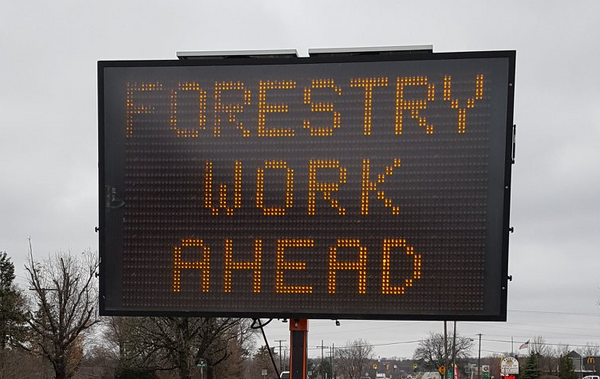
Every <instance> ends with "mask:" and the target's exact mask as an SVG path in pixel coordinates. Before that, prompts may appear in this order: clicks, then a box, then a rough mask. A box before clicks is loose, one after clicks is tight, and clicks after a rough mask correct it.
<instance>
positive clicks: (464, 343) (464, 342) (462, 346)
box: [413, 332, 473, 370]
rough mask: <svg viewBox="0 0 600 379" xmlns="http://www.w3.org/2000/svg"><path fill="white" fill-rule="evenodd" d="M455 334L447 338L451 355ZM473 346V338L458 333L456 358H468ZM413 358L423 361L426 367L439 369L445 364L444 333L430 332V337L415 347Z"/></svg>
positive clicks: (448, 350) (447, 347)
mask: <svg viewBox="0 0 600 379" xmlns="http://www.w3.org/2000/svg"><path fill="white" fill-rule="evenodd" d="M453 340H454V338H453V336H452V335H449V336H448V338H447V339H446V351H447V352H448V354H449V355H450V354H451V353H450V352H451V351H452V350H453V349H452V343H453ZM472 347H473V340H472V339H471V338H467V337H462V336H459V335H458V334H457V335H456V346H455V348H454V350H455V351H456V360H461V359H464V358H467V357H468V356H469V354H470V352H471V348H472ZM413 359H414V360H416V361H419V362H421V363H422V364H423V365H424V366H425V367H427V368H429V369H432V370H437V368H438V367H440V366H443V365H444V335H443V334H442V333H432V332H430V333H429V337H428V338H426V339H424V340H421V341H420V342H419V345H418V346H417V348H416V349H415V352H414V354H413Z"/></svg>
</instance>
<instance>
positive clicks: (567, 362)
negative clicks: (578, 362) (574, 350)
mask: <svg viewBox="0 0 600 379" xmlns="http://www.w3.org/2000/svg"><path fill="white" fill-rule="evenodd" d="M558 370H559V372H558V377H559V378H560V379H577V374H575V365H573V360H572V359H571V358H570V357H568V356H566V355H562V356H561V357H560V363H559V368H558Z"/></svg>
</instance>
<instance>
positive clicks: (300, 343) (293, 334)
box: [290, 318, 308, 379]
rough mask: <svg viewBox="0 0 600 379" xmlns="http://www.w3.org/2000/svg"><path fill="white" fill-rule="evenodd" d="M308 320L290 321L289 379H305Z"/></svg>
mask: <svg viewBox="0 0 600 379" xmlns="http://www.w3.org/2000/svg"><path fill="white" fill-rule="evenodd" d="M307 341H308V319H305V318H303V319H296V318H291V319H290V379H306V362H307Z"/></svg>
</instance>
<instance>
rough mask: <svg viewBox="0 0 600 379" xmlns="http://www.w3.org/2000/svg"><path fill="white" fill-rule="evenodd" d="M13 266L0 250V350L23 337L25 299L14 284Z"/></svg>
mask: <svg viewBox="0 0 600 379" xmlns="http://www.w3.org/2000/svg"><path fill="white" fill-rule="evenodd" d="M14 280H15V266H14V264H13V263H12V262H11V261H10V257H9V256H8V255H7V254H6V252H3V251H2V252H0V350H4V349H6V348H7V347H9V346H11V345H12V346H14V345H18V344H19V342H21V341H22V340H23V339H24V338H25V321H26V317H25V312H26V305H27V303H26V300H25V296H24V295H23V293H22V292H21V291H20V290H19V289H18V288H17V287H16V286H15V285H14V283H13V281H14Z"/></svg>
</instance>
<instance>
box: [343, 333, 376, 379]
mask: <svg viewBox="0 0 600 379" xmlns="http://www.w3.org/2000/svg"><path fill="white" fill-rule="evenodd" d="M336 354H337V355H338V359H337V360H336V371H337V372H339V373H341V374H342V376H343V377H344V378H346V379H358V378H360V377H361V376H363V375H364V374H365V372H366V371H367V365H368V364H369V361H370V360H371V359H372V358H373V345H371V344H370V343H368V342H367V341H365V340H363V339H357V340H354V341H348V342H346V345H345V346H343V347H341V348H336Z"/></svg>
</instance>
